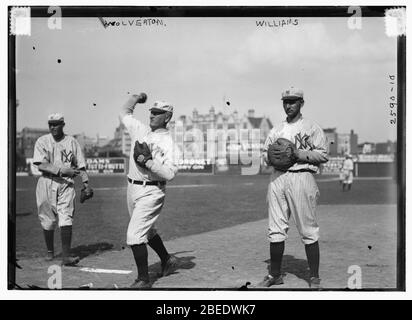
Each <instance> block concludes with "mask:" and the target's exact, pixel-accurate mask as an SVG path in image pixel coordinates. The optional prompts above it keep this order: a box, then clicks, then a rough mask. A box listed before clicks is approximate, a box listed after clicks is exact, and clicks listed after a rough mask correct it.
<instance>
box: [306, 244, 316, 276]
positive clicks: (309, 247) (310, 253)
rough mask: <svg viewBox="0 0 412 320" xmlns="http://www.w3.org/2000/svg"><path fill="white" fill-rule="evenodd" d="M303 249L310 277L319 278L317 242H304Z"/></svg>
mask: <svg viewBox="0 0 412 320" xmlns="http://www.w3.org/2000/svg"><path fill="white" fill-rule="evenodd" d="M305 251H306V257H307V258H308V264H309V270H310V277H316V278H319V242H318V241H316V242H314V243H311V244H306V245H305Z"/></svg>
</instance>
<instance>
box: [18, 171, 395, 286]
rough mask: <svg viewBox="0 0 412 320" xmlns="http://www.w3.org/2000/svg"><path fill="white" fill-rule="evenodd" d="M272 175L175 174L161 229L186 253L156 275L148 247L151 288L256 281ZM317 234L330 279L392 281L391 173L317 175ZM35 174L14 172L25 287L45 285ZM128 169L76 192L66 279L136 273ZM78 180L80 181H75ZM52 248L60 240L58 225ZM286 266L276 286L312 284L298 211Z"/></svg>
mask: <svg viewBox="0 0 412 320" xmlns="http://www.w3.org/2000/svg"><path fill="white" fill-rule="evenodd" d="M268 180H269V176H267V175H254V176H201V175H198V176H189V175H186V176H183V175H181V176H178V177H176V179H175V180H174V181H172V182H171V183H169V184H168V186H167V195H166V202H165V207H164V209H163V211H162V213H161V216H160V217H159V219H158V222H157V229H158V232H159V234H160V235H161V237H162V238H163V240H165V245H166V247H167V248H168V249H169V251H170V253H173V254H175V255H176V256H177V257H178V258H180V262H179V266H178V268H177V270H176V271H175V272H174V273H173V274H171V275H169V276H168V277H164V278H159V277H158V275H157V273H158V271H160V263H159V261H158V258H157V257H156V256H155V254H154V253H153V251H152V250H151V249H149V272H150V274H151V278H152V282H153V288H154V289H180V288H193V289H238V288H241V287H242V286H245V285H247V286H248V288H250V289H252V290H261V289H259V288H257V287H256V284H257V283H258V282H259V281H260V280H262V279H263V277H264V276H265V275H266V274H267V267H268V262H269V245H268V241H267V239H266V232H267V207H266V201H265V198H266V190H267V183H268ZM317 180H318V186H319V189H320V193H321V197H320V203H319V207H318V211H317V214H318V218H319V224H320V231H321V233H320V234H321V238H320V242H319V243H320V250H321V264H320V276H321V278H322V287H323V288H325V289H345V288H348V287H351V285H350V283H353V277H352V278H351V276H353V275H354V274H355V273H356V275H357V276H358V278H357V282H356V283H357V288H363V289H394V288H395V287H396V253H397V231H396V229H397V206H396V203H397V190H396V182H395V181H394V180H391V179H382V178H367V179H366V178H365V179H355V181H354V184H353V187H352V190H351V191H350V192H342V191H341V187H340V185H339V182H338V181H337V180H336V179H335V178H333V177H327V176H319V177H317ZM36 182H37V179H36V178H35V177H17V181H16V184H17V186H16V187H17V192H16V225H17V230H16V243H17V248H16V254H17V258H18V264H19V266H20V267H21V269H16V283H17V285H18V286H20V287H21V288H47V287H48V279H49V277H50V274H49V273H48V268H49V267H50V266H51V265H57V264H58V260H56V261H51V262H46V261H44V255H45V244H44V240H43V234H42V230H41V227H40V223H39V221H38V217H37V212H36V211H37V210H36V200H35V186H36ZM126 183H127V182H126V179H125V177H124V176H121V175H113V176H92V177H91V185H92V187H93V188H94V190H95V196H94V198H93V199H91V200H89V201H87V202H86V203H84V204H80V203H79V200H78V197H77V199H76V212H75V219H74V228H73V241H72V248H73V249H72V253H73V254H76V255H78V256H80V258H81V261H80V264H79V266H77V267H64V268H63V269H62V288H63V289H64V288H79V287H81V286H82V285H86V284H87V285H88V286H89V287H92V288H111V289H113V288H126V287H127V286H128V285H130V284H131V283H132V282H133V280H134V279H135V277H136V270H135V266H134V262H133V258H132V253H131V251H130V249H129V248H128V247H127V246H126V243H125V242H126V229H127V224H128V220H129V215H128V212H127V208H126V199H125V198H126V185H127V184H126ZM79 188H80V185H79V186H78V187H77V190H79ZM55 239H56V242H55V248H56V251H57V253H59V252H60V250H61V245H60V234H59V232H57V233H56V236H55ZM282 271H283V273H284V275H285V284H284V285H280V286H274V287H271V288H269V289H268V290H277V289H291V288H293V289H307V288H308V282H307V281H308V266H307V262H306V256H305V250H304V246H303V244H302V243H301V241H300V239H299V235H298V233H297V231H296V228H295V226H294V223H293V221H292V220H291V229H290V230H289V238H288V239H287V241H286V249H285V255H284V259H283V265H282Z"/></svg>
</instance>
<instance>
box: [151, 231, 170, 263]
mask: <svg viewBox="0 0 412 320" xmlns="http://www.w3.org/2000/svg"><path fill="white" fill-rule="evenodd" d="M149 246H150V247H151V248H152V249H153V250H154V251H155V252H156V253H157V255H158V256H159V258H160V260H161V261H162V264H164V263H166V261H167V259H169V257H170V256H169V253H168V252H167V250H166V248H165V246H164V244H163V241H162V238H160V236H159V235H158V234H156V235H155V236H154V237H152V238H151V239H150V240H149Z"/></svg>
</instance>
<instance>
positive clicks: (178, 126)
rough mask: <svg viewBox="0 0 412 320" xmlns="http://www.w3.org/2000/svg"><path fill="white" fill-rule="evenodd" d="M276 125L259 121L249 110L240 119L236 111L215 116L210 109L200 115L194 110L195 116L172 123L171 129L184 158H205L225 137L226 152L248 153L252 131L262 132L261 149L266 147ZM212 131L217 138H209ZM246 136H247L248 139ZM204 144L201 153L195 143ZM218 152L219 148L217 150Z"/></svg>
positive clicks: (263, 120)
mask: <svg viewBox="0 0 412 320" xmlns="http://www.w3.org/2000/svg"><path fill="white" fill-rule="evenodd" d="M272 128H273V125H272V123H271V121H270V120H269V118H267V117H265V116H262V117H256V116H255V111H254V110H253V109H250V110H249V111H248V114H247V115H244V116H240V115H239V113H238V112H237V111H233V112H232V113H229V114H224V113H222V112H219V113H216V111H215V108H214V107H211V108H210V109H209V112H208V113H206V114H199V112H198V111H197V109H193V112H192V116H191V117H188V116H185V115H183V116H180V117H179V118H178V119H177V120H172V121H171V122H170V124H169V129H170V131H171V133H172V135H173V136H174V140H175V141H177V142H178V144H179V142H181V144H183V146H182V148H183V150H182V151H183V153H184V157H185V158H191V157H204V156H205V154H206V152H207V148H208V146H210V145H211V144H214V143H215V142H216V139H217V137H224V139H225V141H226V144H227V145H226V146H224V148H227V149H226V150H225V152H238V151H240V150H243V151H247V149H248V148H250V145H249V143H248V142H249V139H250V138H251V136H249V135H250V132H251V129H259V130H260V136H259V137H258V138H257V139H256V140H259V146H258V148H260V147H261V145H263V143H264V142H265V139H266V137H267V135H268V134H269V131H270V130H271V129H272ZM211 129H213V130H214V132H215V133H216V136H208V134H207V132H208V130H211ZM245 135H247V136H245ZM196 139H197V140H196ZM200 139H202V140H201V141H203V147H201V149H200V150H199V144H197V143H195V141H199V140H200ZM217 148H219V147H217Z"/></svg>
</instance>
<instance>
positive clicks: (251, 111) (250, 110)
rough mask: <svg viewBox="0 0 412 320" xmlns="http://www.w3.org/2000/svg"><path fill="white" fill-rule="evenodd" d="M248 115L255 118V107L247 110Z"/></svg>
mask: <svg viewBox="0 0 412 320" xmlns="http://www.w3.org/2000/svg"><path fill="white" fill-rule="evenodd" d="M247 116H248V117H249V118H254V117H255V109H249V110H248V111H247Z"/></svg>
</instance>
